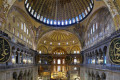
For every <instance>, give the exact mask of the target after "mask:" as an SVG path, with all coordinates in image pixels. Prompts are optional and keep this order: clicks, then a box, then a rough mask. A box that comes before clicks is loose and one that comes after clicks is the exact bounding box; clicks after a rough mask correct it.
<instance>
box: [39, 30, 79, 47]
mask: <svg viewBox="0 0 120 80" xmlns="http://www.w3.org/2000/svg"><path fill="white" fill-rule="evenodd" d="M39 43H40V44H44V45H51V46H53V45H59V46H61V45H74V44H76V43H79V39H78V38H77V36H76V35H74V34H72V33H71V32H68V31H65V30H53V31H50V32H48V33H46V34H44V35H43V36H42V37H41V38H40V40H39Z"/></svg>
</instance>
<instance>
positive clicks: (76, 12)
mask: <svg viewBox="0 0 120 80" xmlns="http://www.w3.org/2000/svg"><path fill="white" fill-rule="evenodd" d="M93 4H94V0H25V8H26V10H27V12H28V13H29V14H30V15H31V17H33V18H34V19H35V20H36V21H38V22H41V23H44V24H46V25H51V26H55V27H56V26H68V25H71V24H75V23H78V22H80V21H82V20H83V19H85V18H86V17H87V16H88V15H89V13H90V12H91V11H92V9H93Z"/></svg>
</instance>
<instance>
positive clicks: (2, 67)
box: [0, 64, 35, 70]
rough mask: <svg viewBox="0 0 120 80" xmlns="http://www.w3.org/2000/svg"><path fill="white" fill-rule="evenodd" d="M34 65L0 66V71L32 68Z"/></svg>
mask: <svg viewBox="0 0 120 80" xmlns="http://www.w3.org/2000/svg"><path fill="white" fill-rule="evenodd" d="M32 66H35V64H13V65H4V66H0V70H5V69H12V68H22V67H32Z"/></svg>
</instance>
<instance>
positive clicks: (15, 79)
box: [13, 72, 18, 80]
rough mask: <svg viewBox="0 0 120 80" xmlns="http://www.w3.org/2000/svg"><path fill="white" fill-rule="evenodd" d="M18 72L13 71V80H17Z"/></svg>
mask: <svg viewBox="0 0 120 80" xmlns="http://www.w3.org/2000/svg"><path fill="white" fill-rule="evenodd" d="M17 77H18V76H17V73H16V72H13V80H17Z"/></svg>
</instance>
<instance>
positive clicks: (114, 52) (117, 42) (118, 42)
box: [109, 38, 120, 64]
mask: <svg viewBox="0 0 120 80" xmlns="http://www.w3.org/2000/svg"><path fill="white" fill-rule="evenodd" d="M109 57H110V60H111V61H112V62H113V63H114V64H120V38H115V39H113V40H112V42H111V44H110V48H109Z"/></svg>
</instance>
